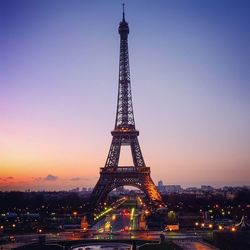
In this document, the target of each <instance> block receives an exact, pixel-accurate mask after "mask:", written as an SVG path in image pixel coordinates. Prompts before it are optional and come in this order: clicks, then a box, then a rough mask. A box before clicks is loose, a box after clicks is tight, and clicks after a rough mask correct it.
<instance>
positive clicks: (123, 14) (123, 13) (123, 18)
mask: <svg viewBox="0 0 250 250" xmlns="http://www.w3.org/2000/svg"><path fill="white" fill-rule="evenodd" d="M124 6H125V3H123V4H122V21H123V22H125V12H124Z"/></svg>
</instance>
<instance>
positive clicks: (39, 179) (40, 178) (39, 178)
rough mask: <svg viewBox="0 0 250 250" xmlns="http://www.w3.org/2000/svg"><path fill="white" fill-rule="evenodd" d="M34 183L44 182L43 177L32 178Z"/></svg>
mask: <svg viewBox="0 0 250 250" xmlns="http://www.w3.org/2000/svg"><path fill="white" fill-rule="evenodd" d="M32 179H33V181H42V180H43V178H42V177H32Z"/></svg>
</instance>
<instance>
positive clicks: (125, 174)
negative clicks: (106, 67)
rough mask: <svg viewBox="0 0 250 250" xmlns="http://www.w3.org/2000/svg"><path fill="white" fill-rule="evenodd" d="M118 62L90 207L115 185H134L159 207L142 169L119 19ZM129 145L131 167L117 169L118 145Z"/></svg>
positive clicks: (125, 33) (124, 28)
mask: <svg viewBox="0 0 250 250" xmlns="http://www.w3.org/2000/svg"><path fill="white" fill-rule="evenodd" d="M119 34H120V62H119V86H118V100H117V111H116V120H115V128H114V130H113V131H112V132H111V134H112V136H113V138H112V142H111V146H110V150H109V153H108V157H107V160H106V163H105V166H104V167H103V168H101V169H100V178H99V180H98V182H97V184H96V186H95V188H94V190H93V192H92V196H91V203H92V205H93V206H95V205H98V204H99V203H103V202H104V201H105V200H106V198H107V195H108V193H109V192H111V191H112V190H113V189H115V188H117V187H119V186H125V185H128V186H134V187H137V188H139V189H140V190H142V191H143V192H144V193H145V194H146V196H147V198H148V200H149V201H151V202H152V203H153V204H154V205H159V204H162V199H161V196H160V194H159V192H158V190H157V188H156V186H155V184H154V182H153V181H152V179H151V177H150V168H149V167H146V164H145V162H144V159H143V156H142V152H141V149H140V145H139V142H138V135H139V131H138V130H136V128H135V120H134V112H133V105H132V94H131V84H130V70H129V53H128V34H129V27H128V23H127V22H126V21H125V15H124V10H123V19H122V21H121V22H120V25H119ZM124 145H127V146H130V148H131V153H132V159H133V166H118V164H119V158H120V151H121V146H124Z"/></svg>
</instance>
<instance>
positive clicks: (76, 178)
mask: <svg viewBox="0 0 250 250" xmlns="http://www.w3.org/2000/svg"><path fill="white" fill-rule="evenodd" d="M69 180H70V181H80V180H81V178H80V177H74V178H71V179H69Z"/></svg>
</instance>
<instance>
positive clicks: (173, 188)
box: [165, 185, 182, 193]
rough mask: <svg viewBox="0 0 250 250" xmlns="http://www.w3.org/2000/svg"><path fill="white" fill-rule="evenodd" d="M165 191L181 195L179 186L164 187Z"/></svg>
mask: <svg viewBox="0 0 250 250" xmlns="http://www.w3.org/2000/svg"><path fill="white" fill-rule="evenodd" d="M165 191H166V192H167V193H181V192H182V188H181V185H166V186H165Z"/></svg>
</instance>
